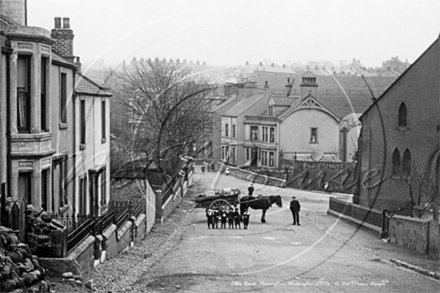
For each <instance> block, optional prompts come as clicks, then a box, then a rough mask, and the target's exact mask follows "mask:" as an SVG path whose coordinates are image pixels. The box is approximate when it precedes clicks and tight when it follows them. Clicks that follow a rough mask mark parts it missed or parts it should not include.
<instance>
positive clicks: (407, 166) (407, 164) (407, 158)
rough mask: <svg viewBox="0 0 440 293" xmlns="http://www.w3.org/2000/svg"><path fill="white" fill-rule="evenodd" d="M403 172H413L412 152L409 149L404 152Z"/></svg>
mask: <svg viewBox="0 0 440 293" xmlns="http://www.w3.org/2000/svg"><path fill="white" fill-rule="evenodd" d="M402 172H403V173H404V174H407V175H409V174H410V173H411V152H410V151H409V150H408V149H406V150H405V152H404V153H403V158H402Z"/></svg>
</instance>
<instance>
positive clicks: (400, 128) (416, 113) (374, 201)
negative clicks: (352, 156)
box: [354, 38, 440, 215]
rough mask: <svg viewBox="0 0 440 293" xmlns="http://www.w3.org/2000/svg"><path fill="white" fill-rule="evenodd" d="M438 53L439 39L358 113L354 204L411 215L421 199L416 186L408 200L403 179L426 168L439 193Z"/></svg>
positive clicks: (407, 189) (411, 176) (418, 174)
mask: <svg viewBox="0 0 440 293" xmlns="http://www.w3.org/2000/svg"><path fill="white" fill-rule="evenodd" d="M439 56H440V51H439V39H438V38H437V40H435V42H434V43H433V44H432V45H431V46H430V47H429V48H428V49H427V50H426V51H425V52H424V53H423V54H422V55H421V56H420V57H419V58H418V59H417V60H416V61H415V62H414V63H413V64H412V65H411V66H410V67H409V68H408V69H407V70H406V71H405V72H404V73H403V74H402V75H401V76H400V77H399V78H398V79H397V80H396V81H395V82H394V83H393V84H392V85H391V86H390V87H389V88H388V89H387V90H386V91H385V92H384V93H383V94H382V95H381V96H380V98H379V99H377V100H376V101H375V102H374V103H373V104H372V105H371V106H370V107H369V108H368V109H367V110H366V111H365V112H364V113H363V114H362V116H361V117H360V121H361V123H362V131H361V135H360V137H359V164H360V168H359V172H360V174H359V178H361V179H362V178H363V179H362V180H361V181H360V183H359V188H358V189H359V193H358V194H356V195H355V197H354V202H355V203H359V204H360V205H363V206H366V207H373V208H376V209H379V210H383V209H388V210H391V211H395V212H400V213H402V214H404V215H411V213H412V208H413V206H414V205H419V204H423V203H425V202H423V201H422V202H419V201H418V194H417V191H415V192H414V193H413V196H414V198H413V199H411V197H410V192H409V191H410V189H409V186H408V185H407V184H405V183H404V182H403V180H402V179H404V178H410V179H411V178H412V179H415V178H416V177H417V176H425V172H426V173H427V174H430V175H431V176H433V178H435V180H436V182H434V183H435V185H436V186H437V192H438V184H439V183H438V181H439V180H440V179H439V178H440V176H439V157H440V149H439V148H440V115H439V113H440V92H439V65H440V61H439ZM408 176H410V177H408ZM415 187H416V186H415V185H413V186H412V188H413V191H414V189H415ZM437 198H438V195H437Z"/></svg>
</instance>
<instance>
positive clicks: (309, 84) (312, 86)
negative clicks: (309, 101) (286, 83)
mask: <svg viewBox="0 0 440 293" xmlns="http://www.w3.org/2000/svg"><path fill="white" fill-rule="evenodd" d="M299 86H300V87H301V99H303V98H305V97H307V96H308V95H309V94H310V95H312V96H315V97H316V94H317V92H318V84H317V83H316V76H314V75H313V74H312V73H311V72H306V73H304V74H303V76H302V83H301V84H300V85H299Z"/></svg>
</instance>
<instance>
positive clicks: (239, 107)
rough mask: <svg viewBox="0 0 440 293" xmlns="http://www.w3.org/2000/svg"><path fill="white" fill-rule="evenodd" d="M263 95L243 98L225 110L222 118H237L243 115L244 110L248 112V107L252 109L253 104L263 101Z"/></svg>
mask: <svg viewBox="0 0 440 293" xmlns="http://www.w3.org/2000/svg"><path fill="white" fill-rule="evenodd" d="M264 98H265V95H264V93H263V94H254V95H252V96H249V97H244V98H242V99H241V100H240V102H238V103H237V104H236V105H235V106H234V107H232V108H230V109H229V110H227V111H226V112H225V113H224V114H223V115H224V116H231V117H238V116H240V115H241V114H243V113H244V112H245V111H246V110H248V109H249V108H250V107H252V106H253V105H254V104H255V103H257V102H258V101H260V100H261V99H264Z"/></svg>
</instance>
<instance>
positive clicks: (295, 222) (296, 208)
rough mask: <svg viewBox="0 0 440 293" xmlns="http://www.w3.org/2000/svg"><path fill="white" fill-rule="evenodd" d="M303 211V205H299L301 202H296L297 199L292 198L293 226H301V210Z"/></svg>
mask: <svg viewBox="0 0 440 293" xmlns="http://www.w3.org/2000/svg"><path fill="white" fill-rule="evenodd" d="M300 209H301V205H300V204H299V201H298V200H296V197H294V196H292V201H290V211H291V212H292V217H293V225H298V226H301V225H300V224H299V210H300Z"/></svg>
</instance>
